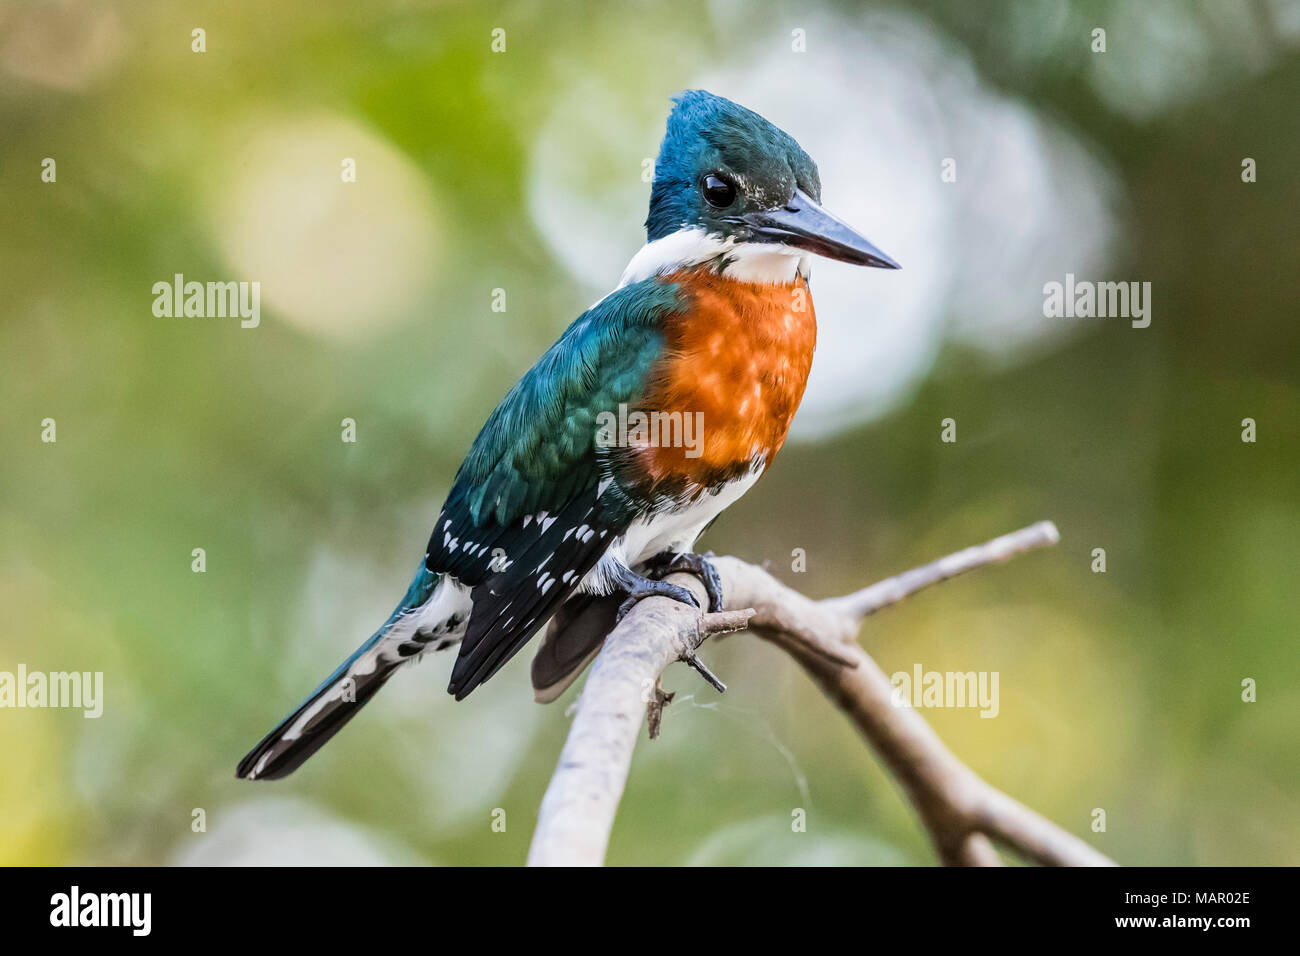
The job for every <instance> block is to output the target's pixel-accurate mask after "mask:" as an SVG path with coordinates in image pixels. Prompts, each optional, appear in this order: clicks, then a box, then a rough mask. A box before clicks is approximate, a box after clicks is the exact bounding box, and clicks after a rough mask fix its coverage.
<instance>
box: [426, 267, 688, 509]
mask: <svg viewBox="0 0 1300 956" xmlns="http://www.w3.org/2000/svg"><path fill="white" fill-rule="evenodd" d="M686 307H687V302H686V299H685V298H684V296H683V294H682V291H681V290H680V288H679V287H678V286H677V285H676V284H675V283H671V282H665V281H663V280H661V279H658V278H652V279H646V280H643V281H641V282H636V283H632V284H630V285H627V286H624V287H622V288H619V289H617V290H615V291H614V292H612V293H610V294H609V295H608V296H606V297H605V298H603V299H601V300H600V301H599V302H597V303H596V304H595V305H593V306H592V307H591V308H590V309H588V310H587V311H586V312H584V313H583V314H582V315H580V316H578V318H577V319H575V320H574V322H573V323H572V324H571V325H570V326H569V327H568V329H567V330H565V332H564V334H562V335H561V336H560V338H559V339H558V340H557V341H556V342H555V344H553V345H552V346H551V347H550V348H549V349H547V350H546V352H545V353H543V355H542V356H541V357H540V358H539V359H538V360H537V362H536V363H534V365H533V366H532V368H530V369H529V370H528V371H527V372H525V373H524V375H523V376H522V377H521V378H520V379H519V381H518V382H516V383H515V385H514V386H513V387H512V388H511V389H510V391H509V392H508V393H507V394H506V396H505V398H504V399H503V400H502V401H501V403H500V404H499V405H498V406H497V407H496V409H495V410H494V411H493V412H492V414H491V415H490V416H489V417H488V419H487V422H486V424H484V426H483V428H482V430H481V431H480V432H479V434H478V437H477V438H476V439H475V440H474V444H473V445H472V447H471V448H470V451H469V454H468V455H467V456H466V458H465V461H464V463H463V464H462V465H461V467H460V470H459V472H458V473H457V476H456V480H455V483H454V484H453V487H452V491H451V493H450V495H449V496H448V506H449V507H455V508H457V509H460V510H463V511H464V512H465V513H466V516H467V517H468V518H469V519H470V520H471V522H472V523H473V524H474V525H475V526H484V525H492V524H495V525H508V524H510V523H511V522H513V521H515V520H517V519H518V518H520V517H521V516H523V515H527V514H530V513H534V512H536V511H537V510H539V509H544V510H550V511H552V513H553V512H554V511H555V510H558V508H560V507H561V506H562V505H563V504H565V503H566V502H567V501H569V500H571V499H572V498H573V497H574V495H576V494H577V493H578V492H580V491H581V490H583V489H584V488H586V487H590V486H593V485H595V484H596V483H597V482H598V480H599V475H598V473H597V459H596V454H595V447H594V442H595V436H596V433H597V416H598V415H600V413H601V412H605V411H610V410H616V409H617V408H618V405H619V403H620V402H630V401H635V400H636V398H637V397H638V395H639V394H640V393H641V392H642V391H643V390H644V388H645V377H646V374H647V372H648V370H649V369H650V368H651V367H652V366H653V364H654V362H655V360H656V359H657V358H658V356H659V354H660V351H661V349H662V345H663V326H664V322H665V320H667V319H668V318H669V317H671V316H672V315H674V314H677V313H679V312H681V311H682V310H683V309H685V308H686Z"/></svg>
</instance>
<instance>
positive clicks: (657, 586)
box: [614, 570, 700, 623]
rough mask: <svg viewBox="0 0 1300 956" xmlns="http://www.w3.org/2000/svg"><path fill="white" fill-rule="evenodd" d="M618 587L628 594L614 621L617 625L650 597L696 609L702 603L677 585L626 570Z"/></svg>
mask: <svg viewBox="0 0 1300 956" xmlns="http://www.w3.org/2000/svg"><path fill="white" fill-rule="evenodd" d="M618 586H619V587H620V588H622V589H623V590H624V591H626V592H627V600H626V601H624V602H623V603H622V604H620V605H619V608H618V616H617V617H616V618H615V619H614V620H615V622H616V623H617V622H619V621H622V620H623V618H625V617H627V612H628V611H630V610H632V608H634V607H635V606H636V603H637V602H638V601H641V600H644V599H645V598H648V597H666V598H672V599H673V600H674V601H680V602H681V603H682V604H689V605H690V606H691V607H693V608H696V609H698V608H699V606H700V602H699V601H697V600H696V599H695V595H694V594H692V593H691V592H690V591H688V590H687V589H686V588H684V587H681V586H679V585H676V584H669V583H668V582H667V581H657V580H655V579H654V578H648V577H646V576H645V575H643V574H637V573H636V572H635V571H631V570H624V572H623V574H622V577H621V578H620V579H619V581H618Z"/></svg>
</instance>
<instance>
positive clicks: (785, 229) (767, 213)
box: [743, 189, 901, 269]
mask: <svg viewBox="0 0 1300 956" xmlns="http://www.w3.org/2000/svg"><path fill="white" fill-rule="evenodd" d="M743 218H744V220H745V222H746V223H748V224H749V226H750V227H751V228H752V229H753V230H754V239H755V240H757V241H759V242H779V243H782V244H783V245H787V246H795V247H797V248H799V249H807V250H808V251H809V252H815V253H817V255H819V256H826V257H827V258H830V259H839V260H840V261H841V262H851V263H853V264H854V265H859V266H872V267H874V268H876V269H898V268H901V267H900V266H899V264H898V263H897V262H895V261H894V260H893V259H891V258H889V256H887V255H885V254H884V253H883V252H881V251H880V250H879V249H877V248H876V247H875V246H874V245H872V244H871V243H870V242H868V241H867V239H866V238H865V237H863V236H861V235H859V234H858V233H857V232H856V231H854V229H853V227H852V226H850V225H849V224H848V223H846V222H844V221H843V220H841V219H837V218H836V217H835V216H832V215H831V214H830V213H828V212H827V211H826V210H825V209H823V208H822V207H821V206H819V205H817V203H816V202H815V201H814V200H813V198H812V197H811V196H809V195H808V194H807V193H806V192H804V191H803V190H802V189H796V190H795V193H794V198H792V199H791V200H790V201H789V202H788V203H786V204H785V205H784V206H782V207H780V208H779V209H763V210H760V211H758V212H751V213H748V214H747V215H745V216H744V217H743Z"/></svg>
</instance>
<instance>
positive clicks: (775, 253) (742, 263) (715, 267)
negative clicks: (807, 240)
mask: <svg viewBox="0 0 1300 956" xmlns="http://www.w3.org/2000/svg"><path fill="white" fill-rule="evenodd" d="M809 260H810V257H809V256H807V255H804V254H801V253H799V252H798V250H791V249H787V248H786V247H784V246H778V245H773V244H771V243H757V242H736V241H735V240H734V239H731V238H723V237H721V236H717V235H710V234H709V233H706V232H705V231H704V230H703V229H700V228H685V229H679V230H678V231H677V232H674V233H670V234H668V235H666V236H663V237H662V238H660V239H656V240H654V241H653V242H648V243H646V244H645V245H644V246H642V247H641V249H640V251H639V252H637V254H636V255H634V256H633V257H632V261H631V262H629V263H628V264H627V268H626V269H625V270H624V271H623V278H622V279H621V280H620V281H619V288H622V287H623V286H625V285H631V284H632V283H634V282H640V281H641V280H643V279H649V278H651V277H652V276H663V275H668V274H670V273H675V272H685V271H692V270H696V269H707V270H709V271H711V272H713V273H715V274H717V275H720V276H723V277H725V278H728V279H734V280H736V281H737V282H743V283H760V284H772V285H793V284H794V282H795V280H797V279H799V278H800V277H802V278H803V279H804V280H807V278H808V274H809V271H810V268H811V267H810V262H809Z"/></svg>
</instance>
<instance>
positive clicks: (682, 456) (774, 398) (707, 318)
mask: <svg viewBox="0 0 1300 956" xmlns="http://www.w3.org/2000/svg"><path fill="white" fill-rule="evenodd" d="M665 280H666V281H669V282H676V283H677V284H678V285H679V286H680V287H681V288H682V290H683V292H684V293H685V294H686V295H687V296H689V297H690V299H691V302H692V306H691V307H690V308H689V309H687V310H686V311H685V312H683V313H681V314H680V315H677V316H675V317H674V318H673V319H671V320H670V322H669V324H668V325H667V327H666V329H665V348H664V357H663V358H662V359H661V360H660V361H659V362H658V363H657V365H656V366H655V368H654V369H653V371H652V373H651V377H650V382H649V391H648V393H647V396H646V403H645V404H646V406H647V407H648V409H649V410H651V411H658V412H667V413H680V414H681V415H682V416H683V418H685V416H688V415H689V416H691V419H690V421H691V423H693V424H694V425H695V426H696V428H697V431H698V435H693V437H694V439H695V440H694V441H693V442H692V446H693V447H675V446H665V445H664V444H663V443H662V442H661V443H660V444H658V445H657V446H655V447H648V448H643V449H641V451H640V454H639V456H638V461H639V464H640V465H641V466H642V467H643V468H645V469H646V471H647V473H648V474H649V476H650V477H651V478H652V479H678V480H680V479H687V480H689V481H691V482H692V483H695V484H699V485H704V486H712V485H715V484H717V483H718V482H720V481H726V480H729V479H731V478H735V477H739V476H740V475H741V474H744V473H745V472H747V471H748V470H749V468H750V464H751V462H752V461H753V459H754V458H755V457H756V456H757V457H759V458H761V459H762V460H763V461H764V462H767V461H770V460H771V459H772V457H773V456H774V455H775V454H776V453H777V451H778V450H780V448H781V446H782V445H783V444H784V443H785V438H786V435H787V434H788V433H789V430H790V422H791V420H792V419H793V418H794V413H795V411H796V410H797V409H798V407H799V402H800V400H801V399H802V398H803V392H804V386H805V385H807V383H808V373H809V371H810V370H811V369H812V359H813V349H814V348H815V347H816V344H817V320H816V316H815V315H814V313H813V305H812V294H811V292H810V291H809V289H808V284H807V283H806V282H805V281H804V279H803V278H802V277H800V278H798V279H796V280H795V282H794V283H792V284H790V285H774V284H770V283H749V282H738V281H736V280H734V279H729V278H726V277H725V276H721V275H718V274H716V273H714V272H711V271H706V270H701V271H690V272H679V273H674V274H671V275H668V276H666V277H665Z"/></svg>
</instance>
